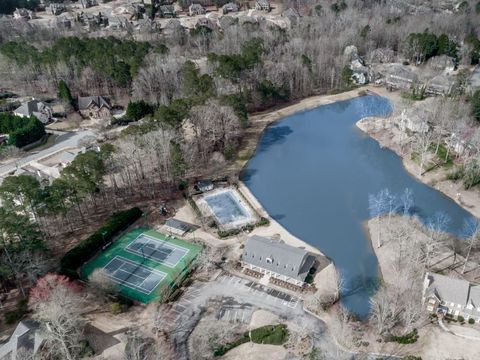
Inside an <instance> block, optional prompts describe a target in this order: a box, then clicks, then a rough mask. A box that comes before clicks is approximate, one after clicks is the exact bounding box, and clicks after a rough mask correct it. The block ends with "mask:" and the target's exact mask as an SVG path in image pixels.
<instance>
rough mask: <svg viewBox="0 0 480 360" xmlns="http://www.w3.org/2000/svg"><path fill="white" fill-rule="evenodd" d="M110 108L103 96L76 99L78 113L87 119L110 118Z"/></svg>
mask: <svg viewBox="0 0 480 360" xmlns="http://www.w3.org/2000/svg"><path fill="white" fill-rule="evenodd" d="M111 110H112V106H111V105H110V102H109V101H108V100H107V99H106V98H104V97H103V96H85V97H79V98H78V111H79V112H80V114H81V115H82V116H84V117H87V118H92V119H107V118H110V117H111V116H112V112H111Z"/></svg>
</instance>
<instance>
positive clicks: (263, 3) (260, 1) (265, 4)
mask: <svg viewBox="0 0 480 360" xmlns="http://www.w3.org/2000/svg"><path fill="white" fill-rule="evenodd" d="M255 9H256V10H261V11H266V12H269V11H270V9H271V7H270V1H268V0H257V1H256V2H255Z"/></svg>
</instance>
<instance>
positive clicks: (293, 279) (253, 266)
mask: <svg viewBox="0 0 480 360" xmlns="http://www.w3.org/2000/svg"><path fill="white" fill-rule="evenodd" d="M241 264H242V266H243V268H244V269H249V270H253V271H255V272H259V273H262V274H264V275H266V276H268V277H270V278H274V279H278V280H281V281H284V282H288V283H291V284H294V285H297V286H302V285H304V284H305V279H306V277H307V275H308V274H309V272H310V269H311V268H312V267H313V265H314V264H315V256H314V255H312V254H311V253H309V252H308V251H307V250H305V249H300V248H296V247H294V246H290V245H287V244H285V243H284V242H282V241H278V240H274V239H270V238H266V237H262V236H257V235H253V236H250V237H249V238H248V239H247V241H246V243H245V248H244V250H243V255H242V260H241Z"/></svg>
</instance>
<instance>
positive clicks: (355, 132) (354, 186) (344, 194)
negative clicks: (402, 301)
mask: <svg viewBox="0 0 480 360" xmlns="http://www.w3.org/2000/svg"><path fill="white" fill-rule="evenodd" d="M391 110H392V108H391V105H390V102H389V101H388V100H387V99H385V98H382V97H379V96H373V95H368V96H364V97H358V98H354V99H352V100H347V101H341V102H337V103H334V104H330V105H324V106H321V107H318V108H316V109H313V110H310V111H305V112H302V113H298V114H295V115H292V116H288V117H286V118H284V119H282V120H280V121H278V122H277V123H275V124H274V125H272V126H270V127H269V128H268V129H267V130H266V131H265V133H264V135H263V136H262V138H261V140H260V143H259V145H258V148H257V151H256V153H255V155H254V156H253V157H252V159H251V160H250V161H249V163H248V164H247V167H246V168H245V170H244V172H243V174H242V180H243V181H244V182H245V184H246V185H247V187H248V188H249V189H250V191H251V192H252V193H253V194H254V195H255V196H256V197H257V199H258V200H259V201H260V203H261V204H262V205H263V207H264V208H265V209H266V210H267V211H268V213H269V214H270V216H272V217H273V218H274V219H276V220H277V221H278V222H279V223H280V224H281V225H283V226H284V227H285V228H286V229H287V230H288V231H290V232H291V233H292V234H293V235H295V236H297V237H298V238H300V239H302V240H304V241H306V242H308V243H309V244H311V245H313V246H315V247H318V248H319V249H320V250H321V251H322V252H323V253H324V254H326V255H327V256H328V257H330V258H331V259H332V260H333V261H334V262H335V265H336V266H337V267H338V268H339V269H340V271H341V273H342V276H343V277H344V280H345V281H346V289H347V291H349V290H352V289H355V291H353V292H352V291H349V295H348V296H346V297H344V298H343V302H344V304H345V305H346V306H347V308H349V309H350V310H351V311H353V312H355V313H357V314H358V315H360V316H365V315H367V314H368V312H369V309H370V305H369V298H370V295H371V287H372V286H371V285H372V283H375V282H376V280H377V279H378V266H377V259H376V257H375V254H374V252H373V249H372V247H371V245H370V241H369V239H368V236H367V233H366V231H365V229H364V227H363V223H364V221H365V220H367V219H368V218H369V210H368V195H369V194H372V193H378V192H379V191H380V190H382V189H384V188H388V189H389V190H390V191H391V192H393V193H395V194H401V193H402V192H403V191H404V189H405V188H410V189H411V190H412V191H413V197H414V202H415V210H416V211H417V212H418V215H419V216H420V218H422V219H427V218H428V217H429V216H432V215H433V214H434V213H435V212H437V211H442V212H445V213H447V214H448V215H449V216H450V218H451V222H450V225H449V231H450V232H452V233H456V234H459V233H460V230H461V227H462V225H463V222H464V220H465V219H466V218H467V217H469V216H470V214H469V213H468V212H467V211H465V210H463V209H462V208H461V207H460V206H458V205H457V204H456V203H455V202H454V201H453V200H451V199H450V198H448V197H446V196H445V195H443V194H442V193H440V192H438V191H437V190H435V189H433V188H431V187H429V186H427V185H424V184H422V183H421V182H419V181H417V180H416V179H415V178H413V177H412V176H411V175H409V174H408V172H407V171H406V170H405V169H404V167H403V165H402V162H401V159H400V158H399V157H398V156H397V155H396V154H395V153H393V152H392V151H390V150H388V149H382V148H380V146H379V145H378V143H377V142H376V141H375V140H373V139H372V138H370V137H369V136H367V135H365V134H364V133H363V132H361V131H360V130H359V129H358V128H357V127H356V125H355V123H356V122H357V121H358V120H360V119H361V118H363V117H366V116H385V115H388V114H389V113H390V112H391Z"/></svg>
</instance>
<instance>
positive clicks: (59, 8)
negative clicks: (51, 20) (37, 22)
mask: <svg viewBox="0 0 480 360" xmlns="http://www.w3.org/2000/svg"><path fill="white" fill-rule="evenodd" d="M45 10H46V11H47V13H48V14H51V15H55V16H56V15H60V14H61V13H63V12H64V11H65V10H66V7H65V5H64V4H57V3H50V4H49V5H48V6H47V8H46V9H45Z"/></svg>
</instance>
